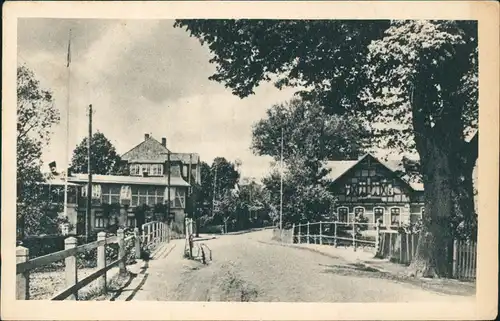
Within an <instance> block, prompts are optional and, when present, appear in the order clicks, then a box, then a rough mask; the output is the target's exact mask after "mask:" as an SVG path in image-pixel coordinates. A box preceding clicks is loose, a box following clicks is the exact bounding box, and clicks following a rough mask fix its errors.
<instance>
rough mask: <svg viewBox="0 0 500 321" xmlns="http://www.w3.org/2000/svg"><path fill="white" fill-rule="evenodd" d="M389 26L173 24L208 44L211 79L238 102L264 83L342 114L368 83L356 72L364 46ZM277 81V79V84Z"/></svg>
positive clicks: (379, 22)
mask: <svg viewBox="0 0 500 321" xmlns="http://www.w3.org/2000/svg"><path fill="white" fill-rule="evenodd" d="M389 23H390V22H389V21H383V20H377V21H370V20H350V21H342V20H272V19H269V20H246V19H242V20H229V19H227V20H214V19H211V20H177V21H176V22H175V26H176V27H180V28H186V29H187V31H188V32H190V34H191V35H192V36H195V37H196V38H198V39H199V40H200V43H201V44H207V46H208V48H209V49H210V51H211V52H212V53H213V54H214V56H213V58H212V59H211V60H210V62H211V63H214V64H216V66H217V71H216V73H215V74H214V75H212V76H211V77H210V79H212V80H215V81H217V82H221V83H224V84H225V86H226V87H228V88H230V89H231V90H232V92H233V93H234V94H235V95H237V96H239V97H241V98H244V97H247V96H249V95H251V94H253V93H254V89H255V87H257V86H258V85H259V84H260V83H261V82H263V81H271V80H274V84H275V85H276V87H277V88H283V87H285V86H289V87H297V88H298V89H300V92H299V93H300V94H301V96H302V97H304V98H307V99H308V100H311V98H314V100H317V101H318V102H320V103H321V105H323V106H327V107H328V108H329V109H334V110H335V111H336V112H338V113H342V112H343V111H346V110H348V109H350V108H351V107H352V106H353V105H357V104H358V99H357V90H358V88H359V87H360V86H361V85H363V84H365V82H366V80H367V79H366V77H365V75H364V74H362V73H361V72H360V70H359V66H361V65H362V64H363V63H364V62H365V61H366V55H367V52H368V45H369V44H370V42H371V41H372V40H373V39H378V38H381V37H382V35H383V32H384V31H385V30H386V29H387V28H388V26H389ZM276 78H277V79H276Z"/></svg>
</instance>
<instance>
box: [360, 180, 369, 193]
mask: <svg viewBox="0 0 500 321" xmlns="http://www.w3.org/2000/svg"><path fill="white" fill-rule="evenodd" d="M366 187H367V186H366V182H365V181H360V182H359V185H358V195H359V196H366Z"/></svg>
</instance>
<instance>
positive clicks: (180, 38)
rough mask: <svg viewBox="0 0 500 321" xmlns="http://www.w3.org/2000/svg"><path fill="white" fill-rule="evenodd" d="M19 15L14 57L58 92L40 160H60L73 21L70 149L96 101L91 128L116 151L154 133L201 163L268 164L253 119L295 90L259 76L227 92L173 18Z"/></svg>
mask: <svg viewBox="0 0 500 321" xmlns="http://www.w3.org/2000/svg"><path fill="white" fill-rule="evenodd" d="M24 20H29V21H22V23H21V22H20V28H19V30H18V33H19V36H18V39H19V42H18V57H20V58H21V59H20V60H21V62H25V63H27V64H28V66H29V67H30V68H32V69H33V70H34V72H35V74H36V75H37V77H38V78H39V79H41V80H42V85H43V86H44V87H48V88H51V89H52V90H53V91H54V98H55V102H56V106H57V107H58V108H59V109H60V111H61V123H60V124H59V125H58V126H55V127H54V135H53V136H52V140H51V145H50V146H49V147H48V148H47V149H46V151H45V152H44V160H45V161H50V160H53V159H55V160H56V161H58V162H60V163H61V164H64V163H65V162H64V154H65V152H64V151H65V145H66V135H65V132H66V120H67V119H66V111H67V108H66V99H67V84H68V79H67V68H66V66H65V63H66V50H67V42H68V29H69V28H70V27H71V28H72V34H73V38H72V45H71V47H72V65H71V96H70V97H71V104H70V118H69V119H70V122H69V126H70V135H69V145H70V151H71V150H73V149H74V147H75V146H76V145H77V144H78V143H79V142H80V141H81V140H82V139H83V137H85V136H86V135H87V131H88V118H87V107H88V105H89V104H92V105H93V108H94V111H95V113H94V117H93V118H94V119H93V129H94V131H96V130H99V131H101V132H102V133H104V135H106V136H107V137H108V138H109V139H110V140H111V141H112V143H113V144H114V145H115V146H116V148H117V151H118V152H120V153H124V152H126V151H127V150H129V149H130V148H132V147H133V146H135V145H136V144H138V143H139V142H140V141H141V140H142V139H143V135H144V133H152V134H153V136H154V137H156V138H158V139H159V138H160V137H167V139H168V142H169V146H170V147H171V149H172V150H174V151H179V152H196V153H199V154H200V155H201V157H202V159H203V160H205V161H207V162H211V161H212V159H213V158H214V157H217V156H224V157H226V158H227V159H229V160H233V161H234V160H235V159H236V158H240V159H241V160H242V161H243V166H242V172H243V174H244V175H250V176H257V177H260V176H261V174H262V173H264V172H266V171H267V167H268V165H269V158H266V157H258V156H255V155H253V154H252V152H251V151H250V149H249V147H250V143H251V126H252V124H253V123H254V122H256V121H258V120H259V119H260V118H262V117H265V111H266V109H267V108H269V107H271V105H272V104H274V103H278V102H282V101H283V100H286V99H288V98H290V97H291V95H292V93H293V91H292V90H284V91H278V90H277V89H276V88H274V87H273V86H272V85H271V84H264V85H262V86H259V87H258V89H257V90H256V94H255V95H253V96H251V97H248V98H245V99H240V98H238V97H235V96H233V95H232V94H231V92H230V91H229V90H227V89H225V88H224V86H223V85H222V84H219V83H216V82H212V81H209V80H208V77H209V76H210V75H211V74H213V72H214V70H215V66H214V65H211V64H210V63H209V62H208V61H209V59H210V52H209V51H208V49H207V48H206V47H202V46H201V45H200V44H199V42H198V41H197V40H196V39H195V38H191V37H189V34H188V33H186V32H185V31H184V30H182V29H176V28H173V27H172V24H173V21H166V20H162V21H160V20H156V21H152V20H147V21H140V20H130V21H119V20H93V21H82V20H63V21H62V20H58V19H24ZM34 29H36V30H34ZM97 32H99V33H98V34H96V33H97ZM29 37H33V39H34V40H33V41H32V42H30V41H28V38H29ZM70 157H71V155H70ZM247 173H248V174H247Z"/></svg>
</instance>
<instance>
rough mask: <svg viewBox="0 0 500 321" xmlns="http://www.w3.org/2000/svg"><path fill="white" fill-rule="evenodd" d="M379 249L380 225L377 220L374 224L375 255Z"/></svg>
mask: <svg viewBox="0 0 500 321" xmlns="http://www.w3.org/2000/svg"><path fill="white" fill-rule="evenodd" d="M379 251H380V226H379V223H378V222H377V223H376V225H375V255H377V253H378V252H379Z"/></svg>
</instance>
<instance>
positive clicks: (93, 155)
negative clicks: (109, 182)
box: [71, 132, 127, 175]
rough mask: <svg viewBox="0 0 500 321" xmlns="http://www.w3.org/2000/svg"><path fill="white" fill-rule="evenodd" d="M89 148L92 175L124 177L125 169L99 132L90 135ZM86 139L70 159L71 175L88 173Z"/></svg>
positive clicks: (109, 144)
mask: <svg viewBox="0 0 500 321" xmlns="http://www.w3.org/2000/svg"><path fill="white" fill-rule="evenodd" d="M91 142H92V146H91V148H90V159H91V168H92V173H93V174H101V175H126V173H127V168H126V166H124V164H123V163H122V161H121V158H120V156H119V155H118V154H117V152H116V149H115V147H114V146H113V144H112V143H111V142H110V141H109V139H107V138H106V136H104V134H103V133H101V132H96V133H94V134H93V135H92V140H91ZM87 155H88V138H87V137H85V138H84V139H83V140H82V142H81V143H80V144H78V145H77V146H76V148H75V150H74V151H73V157H72V159H71V172H72V173H82V174H87V173H88V165H87V162H88V156H87Z"/></svg>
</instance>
